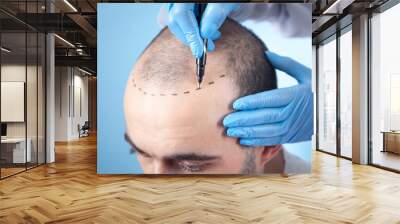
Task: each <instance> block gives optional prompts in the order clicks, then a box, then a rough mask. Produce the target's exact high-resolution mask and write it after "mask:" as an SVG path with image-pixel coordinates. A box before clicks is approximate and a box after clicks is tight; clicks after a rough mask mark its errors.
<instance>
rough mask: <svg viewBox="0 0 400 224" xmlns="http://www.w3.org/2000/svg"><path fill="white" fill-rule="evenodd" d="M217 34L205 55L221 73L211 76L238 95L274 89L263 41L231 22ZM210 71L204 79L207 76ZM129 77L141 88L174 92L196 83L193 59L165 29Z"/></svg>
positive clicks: (183, 46)
mask: <svg viewBox="0 0 400 224" xmlns="http://www.w3.org/2000/svg"><path fill="white" fill-rule="evenodd" d="M220 31H221V38H220V39H219V40H217V41H216V42H215V43H216V49H215V51H213V52H210V53H209V54H208V55H209V57H208V58H207V62H208V63H218V66H219V67H221V68H222V70H223V71H224V72H223V73H224V74H211V75H212V76H215V77H219V78H221V77H223V78H226V79H229V80H230V81H231V82H230V83H232V85H235V86H234V88H235V89H238V94H239V96H244V95H249V94H253V93H257V92H262V91H266V90H270V89H275V88H277V81H276V74H275V70H274V69H273V67H272V66H271V64H270V63H269V61H268V60H267V59H266V57H265V51H266V50H267V48H266V46H265V45H264V44H263V42H262V41H261V40H260V39H259V38H258V37H257V36H255V35H254V34H253V33H252V32H251V31H249V30H247V29H246V28H244V27H243V26H241V25H240V24H238V23H237V22H235V21H233V20H230V19H228V20H226V21H225V23H224V24H223V26H222V27H221V29H220ZM212 60H218V61H214V62H212ZM206 69H207V67H206ZM206 71H207V70H206ZM209 72H210V71H208V72H206V74H205V76H210V74H208V73H209ZM132 75H133V78H134V80H136V81H137V82H140V83H141V86H142V87H143V88H146V86H148V85H151V86H153V87H154V86H155V87H156V88H158V89H159V90H160V91H172V92H174V91H175V90H176V89H177V88H179V87H178V85H177V84H178V83H184V82H190V83H193V84H194V83H195V59H194V57H193V56H192V53H191V51H190V48H189V47H188V46H186V45H184V44H183V43H181V42H180V41H179V40H178V39H177V38H176V37H175V36H174V35H173V34H172V33H171V32H170V31H169V30H168V29H167V28H164V29H163V30H161V31H160V33H159V34H158V35H157V36H156V37H155V38H154V39H153V40H152V41H151V42H150V44H149V45H148V46H147V48H146V49H145V50H144V51H143V53H142V55H141V56H140V57H139V60H138V62H137V64H136V65H135V69H134V71H133V74H132Z"/></svg>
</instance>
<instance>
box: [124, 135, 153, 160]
mask: <svg viewBox="0 0 400 224" xmlns="http://www.w3.org/2000/svg"><path fill="white" fill-rule="evenodd" d="M124 138H125V141H127V142H128V143H129V145H131V147H132V151H133V152H138V153H140V154H144V155H149V154H148V153H147V152H145V151H143V150H141V149H139V148H138V147H137V146H136V145H135V143H134V142H133V141H132V139H131V138H129V136H128V134H126V133H125V134H124Z"/></svg>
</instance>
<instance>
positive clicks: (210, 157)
mask: <svg viewBox="0 0 400 224" xmlns="http://www.w3.org/2000/svg"><path fill="white" fill-rule="evenodd" d="M193 64H194V62H193ZM218 67H220V66H214V65H212V63H211V64H210V65H208V67H207V68H206V69H207V70H206V76H205V80H204V82H203V88H202V89H200V90H195V86H196V82H195V74H194V73H193V81H192V82H186V83H181V84H178V85H177V86H176V89H174V90H171V91H167V90H166V91H160V90H159V89H160V88H157V87H151V86H146V88H142V87H141V86H145V83H144V82H146V81H140V80H137V79H134V80H135V81H134V82H135V84H133V81H132V80H131V79H130V81H129V82H128V84H127V88H126V92H125V119H126V126H127V129H126V138H127V141H128V142H130V144H131V146H132V148H133V150H135V151H136V152H137V157H138V159H139V161H140V164H141V166H142V168H143V170H144V173H151V174H167V173H208V174H214V173H218V174H224V173H229V174H240V173H243V172H247V171H248V170H249V169H252V170H253V171H256V170H258V171H259V170H260V169H262V168H261V166H259V165H256V166H255V165H254V164H260V161H259V157H258V156H254V155H253V156H252V155H250V154H251V153H252V150H251V149H249V148H247V149H246V148H242V147H241V146H240V145H239V144H238V143H237V140H236V139H233V138H229V137H226V135H225V130H224V128H223V126H222V119H223V117H224V116H225V115H227V114H228V113H230V112H231V108H230V105H231V104H232V101H233V100H234V98H236V95H237V92H236V90H235V89H234V88H233V87H232V86H233V84H232V81H230V80H229V79H227V78H225V77H222V78H221V77H220V76H221V75H222V74H224V73H223V71H221V70H220V69H219V68H218ZM193 71H194V68H193ZM137 73H140V72H136V73H135V75H134V76H133V77H134V78H136V77H140V74H137ZM209 82H214V83H212V84H209ZM185 90H189V91H190V92H189V93H183V92H184V91H185ZM144 92H146V93H144ZM171 93H177V95H172V94H171ZM151 94H154V96H153V95H151ZM160 94H165V96H160ZM255 151H256V150H255ZM260 151H261V150H260ZM255 154H257V153H255ZM249 157H250V158H251V159H252V161H249ZM251 162H252V163H251ZM249 166H253V167H249ZM254 166H255V167H254Z"/></svg>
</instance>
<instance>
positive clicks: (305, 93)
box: [223, 52, 314, 146]
mask: <svg viewBox="0 0 400 224" xmlns="http://www.w3.org/2000/svg"><path fill="white" fill-rule="evenodd" d="M266 56H267V58H268V59H269V61H270V62H271V64H272V66H274V67H275V68H276V69H279V70H281V71H283V72H285V73H287V74H288V75H290V76H292V77H294V78H295V79H296V80H297V82H298V83H299V84H298V85H296V86H293V87H287V88H281V89H274V90H270V91H266V92H261V93H257V94H254V95H249V96H245V97H241V98H239V99H237V100H236V101H235V102H234V103H233V108H234V110H236V112H233V113H231V114H228V115H227V116H226V117H225V118H224V120H223V124H224V126H225V127H227V128H228V129H227V135H228V136H230V137H237V138H240V144H242V145H247V146H271V145H277V144H284V143H294V142H301V141H307V140H311V136H312V134H313V127H314V126H313V93H312V91H311V69H309V68H307V67H305V66H304V65H302V64H300V63H298V62H296V61H294V60H293V59H291V58H288V57H282V56H279V55H277V54H274V53H272V52H266Z"/></svg>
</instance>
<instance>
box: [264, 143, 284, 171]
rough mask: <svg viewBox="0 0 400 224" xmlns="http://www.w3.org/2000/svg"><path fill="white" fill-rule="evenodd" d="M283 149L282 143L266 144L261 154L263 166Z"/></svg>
mask: <svg viewBox="0 0 400 224" xmlns="http://www.w3.org/2000/svg"><path fill="white" fill-rule="evenodd" d="M281 149H282V146H281V145H275V146H265V147H264V149H263V150H262V152H261V155H260V163H261V166H262V167H264V166H265V164H266V163H267V162H268V161H270V160H271V159H272V158H274V157H275V156H276V155H277V154H278V153H279V151H280V150H281Z"/></svg>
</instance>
